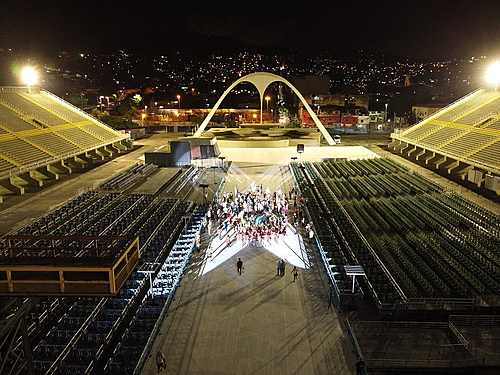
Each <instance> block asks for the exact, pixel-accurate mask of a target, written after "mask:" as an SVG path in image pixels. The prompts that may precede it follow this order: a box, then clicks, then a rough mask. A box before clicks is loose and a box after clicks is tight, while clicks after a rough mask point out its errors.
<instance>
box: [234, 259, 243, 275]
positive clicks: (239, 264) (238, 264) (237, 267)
mask: <svg viewBox="0 0 500 375" xmlns="http://www.w3.org/2000/svg"><path fill="white" fill-rule="evenodd" d="M236 269H237V270H238V273H239V274H240V275H241V270H242V269H243V261H242V260H241V258H238V261H237V262H236Z"/></svg>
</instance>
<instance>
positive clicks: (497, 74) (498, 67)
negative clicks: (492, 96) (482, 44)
mask: <svg viewBox="0 0 500 375" xmlns="http://www.w3.org/2000/svg"><path fill="white" fill-rule="evenodd" d="M486 81H487V82H488V83H493V84H495V85H498V84H499V83H500V61H497V62H495V63H493V64H492V65H491V66H490V67H489V68H488V70H487V71H486Z"/></svg>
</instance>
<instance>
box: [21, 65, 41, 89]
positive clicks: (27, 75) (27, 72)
mask: <svg viewBox="0 0 500 375" xmlns="http://www.w3.org/2000/svg"><path fill="white" fill-rule="evenodd" d="M21 79H22V81H23V83H25V84H26V85H27V86H28V92H30V91H31V89H30V88H31V85H34V84H35V83H36V82H37V80H38V76H37V74H36V72H35V69H33V68H32V67H29V66H28V67H26V68H24V69H23V70H22V72H21Z"/></svg>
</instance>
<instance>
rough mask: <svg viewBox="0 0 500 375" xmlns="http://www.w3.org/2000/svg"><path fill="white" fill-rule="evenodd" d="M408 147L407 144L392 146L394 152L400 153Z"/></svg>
mask: <svg viewBox="0 0 500 375" xmlns="http://www.w3.org/2000/svg"><path fill="white" fill-rule="evenodd" d="M407 147H408V143H406V142H401V143H400V144H399V145H396V146H394V151H399V152H400V153H402V152H403V150H404V149H405V148H407Z"/></svg>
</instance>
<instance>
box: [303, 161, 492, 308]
mask: <svg viewBox="0 0 500 375" xmlns="http://www.w3.org/2000/svg"><path fill="white" fill-rule="evenodd" d="M394 164H395V163H394V162H392V161H390V160H388V159H386V160H384V159H375V160H370V161H360V160H356V161H337V162H334V161H325V162H317V163H314V165H313V164H310V163H305V168H303V169H302V170H301V169H299V168H295V169H293V171H294V175H295V178H296V181H297V182H298V185H299V187H300V188H301V192H302V194H304V196H306V197H307V199H308V208H309V211H310V212H314V214H313V217H315V216H319V220H317V221H315V227H316V231H320V232H325V233H328V229H330V230H331V231H332V233H331V234H327V235H326V236H325V238H319V241H320V242H321V246H328V245H327V244H328V242H331V241H334V243H337V242H338V239H339V238H342V240H341V241H339V242H338V243H339V244H340V248H341V249H342V251H341V254H343V257H344V258H345V259H347V260H349V262H354V263H350V264H356V263H358V264H360V265H362V266H363V268H364V270H365V272H366V276H367V288H368V290H369V291H370V292H371V294H372V296H373V298H374V299H375V300H376V301H379V305H378V306H379V308H380V309H382V310H383V309H384V306H390V305H391V304H392V303H395V301H399V303H405V304H407V307H408V308H409V309H411V308H412V307H411V306H413V303H415V302H412V301H417V300H420V299H422V298H424V299H426V301H427V302H426V303H427V304H428V306H431V305H432V306H435V305H434V304H440V303H441V304H442V302H437V301H441V300H442V299H446V300H447V304H448V308H450V309H458V310H459V309H460V308H464V306H466V308H471V306H472V305H473V304H474V303H478V304H479V305H483V306H484V304H486V302H484V301H486V300H488V297H487V296H488V295H496V294H498V293H499V292H500V281H499V280H500V257H499V256H498V255H497V254H495V252H494V251H491V249H496V248H498V247H499V245H500V242H499V240H498V233H500V224H499V223H500V220H499V217H498V215H494V214H493V213H491V212H488V211H486V210H485V209H483V208H480V207H478V206H477V205H474V204H472V202H469V201H467V200H465V199H463V198H459V197H458V196H457V195H455V194H449V193H445V192H444V191H443V189H442V188H441V187H440V186H439V185H436V184H434V183H432V182H430V181H428V180H426V179H425V178H423V177H422V176H419V175H416V174H410V173H408V171H406V170H404V168H394V167H395V165H394ZM375 166H376V167H375ZM370 168H371V169H370ZM370 171H371V173H370ZM304 176H305V177H307V178H308V179H310V181H311V182H312V183H313V185H311V184H307V183H305V182H303V180H304ZM417 176H418V177H417ZM385 181H387V183H385ZM311 189H312V190H311ZM313 193H314V194H313ZM318 199H319V201H318ZM330 217H331V219H332V221H331V222H329V219H328V218H330ZM325 219H326V220H325ZM343 257H342V256H340V255H337V258H339V259H342V258H343ZM336 262H339V261H336ZM339 263H340V262H339ZM431 300H434V302H430V301H431ZM466 300H468V302H467V303H466V304H465V305H463V303H464V301H466ZM478 301H479V302H478ZM481 301H482V302H481ZM418 306H419V308H421V306H422V305H418ZM433 308H435V307H433Z"/></svg>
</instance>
